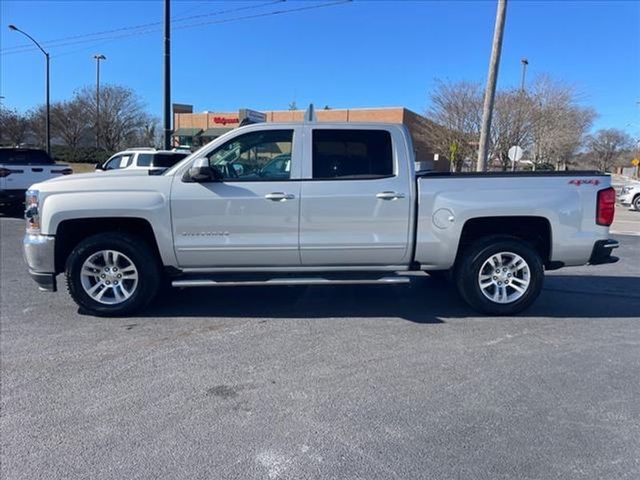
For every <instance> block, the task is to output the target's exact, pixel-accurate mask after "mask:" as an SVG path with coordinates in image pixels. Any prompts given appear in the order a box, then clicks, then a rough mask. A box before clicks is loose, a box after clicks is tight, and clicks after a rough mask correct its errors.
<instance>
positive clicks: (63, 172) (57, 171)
mask: <svg viewBox="0 0 640 480" xmlns="http://www.w3.org/2000/svg"><path fill="white" fill-rule="evenodd" d="M51 173H61V174H62V175H71V174H72V173H73V170H72V169H70V168H63V169H60V170H51Z"/></svg>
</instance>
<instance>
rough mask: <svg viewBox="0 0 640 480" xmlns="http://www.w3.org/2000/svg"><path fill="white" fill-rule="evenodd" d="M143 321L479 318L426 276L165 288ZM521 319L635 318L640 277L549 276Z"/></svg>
mask: <svg viewBox="0 0 640 480" xmlns="http://www.w3.org/2000/svg"><path fill="white" fill-rule="evenodd" d="M140 316H141V317H155V318H162V317H230V318H274V319H278V318H345V317H347V318H348V317H364V318H403V319H405V320H408V321H411V322H415V323H424V324H429V323H443V322H444V321H446V318H466V317H478V316H482V315H481V314H479V313H477V312H475V311H474V310H472V309H471V308H469V307H468V306H467V305H466V304H465V303H464V302H463V301H462V299H461V298H460V297H459V296H458V294H457V293H456V292H455V290H454V288H453V287H451V286H449V285H447V284H445V283H442V282H440V281H437V280H435V279H433V278H430V277H425V278H417V279H414V280H413V281H412V282H411V285H398V286H372V285H349V286H310V287H298V286H296V287H276V286H265V287H216V288H188V289H182V290H181V289H168V291H165V292H163V293H162V294H161V295H160V296H159V298H158V299H157V300H156V301H155V302H153V304H152V305H150V306H149V308H147V309H146V310H145V311H144V312H142V313H141V314H140ZM518 317H552V318H569V317H573V318H576V317H578V318H579V317H584V318H613V317H624V318H628V317H636V318H640V278H635V277H613V276H573V275H553V276H549V277H547V279H546V280H545V287H544V290H543V292H542V294H541V295H540V297H539V298H538V300H537V301H536V303H534V305H533V306H532V307H531V308H529V309H528V310H527V311H525V312H523V313H521V314H519V315H518Z"/></svg>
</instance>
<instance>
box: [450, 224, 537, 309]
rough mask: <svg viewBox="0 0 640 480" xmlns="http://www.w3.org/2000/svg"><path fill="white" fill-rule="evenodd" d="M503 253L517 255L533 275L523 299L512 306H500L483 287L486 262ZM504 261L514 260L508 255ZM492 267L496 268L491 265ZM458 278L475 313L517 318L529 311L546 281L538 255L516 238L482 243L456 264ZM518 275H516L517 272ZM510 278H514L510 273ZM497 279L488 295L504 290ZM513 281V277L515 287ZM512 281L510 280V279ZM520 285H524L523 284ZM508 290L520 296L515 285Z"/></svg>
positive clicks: (502, 238)
mask: <svg viewBox="0 0 640 480" xmlns="http://www.w3.org/2000/svg"><path fill="white" fill-rule="evenodd" d="M501 252H507V253H511V254H515V255H517V256H519V257H521V258H522V259H524V261H525V262H526V265H527V267H528V272H529V284H528V286H527V287H526V288H525V291H524V293H521V296H520V297H519V298H516V299H514V300H513V301H510V302H508V303H498V301H493V300H491V299H489V298H488V297H487V296H485V294H484V293H483V289H482V288H481V287H480V284H479V278H480V271H481V269H482V268H483V266H484V268H485V270H484V271H485V272H486V268H487V265H485V262H487V261H489V259H490V258H491V257H492V256H493V255H496V254H498V253H501ZM504 258H505V262H507V261H509V258H510V257H509V256H505V257H504ZM489 268H492V267H491V266H490V265H489ZM501 270H502V268H501ZM491 275H493V273H491ZM500 275H502V274H500ZM505 275H507V273H505ZM517 275H522V273H520V272H519V273H518V274H517ZM454 276H455V283H456V287H457V289H458V292H459V293H460V296H461V297H462V298H463V299H464V300H465V301H466V302H467V303H468V304H469V305H470V306H471V307H472V308H474V309H475V310H478V311H480V312H482V313H486V314H490V315H513V314H516V313H519V312H522V311H523V310H525V309H527V308H528V307H529V306H531V304H532V303H533V302H534V301H535V300H536V298H538V295H540V291H541V290H542V284H543V282H544V265H543V264H542V259H541V258H540V255H539V254H538V252H537V251H536V250H535V249H534V248H532V247H531V246H530V245H528V244H527V243H525V242H524V241H522V240H520V239H518V238H514V237H504V236H493V237H485V238H482V239H480V240H478V241H477V242H475V243H474V244H472V245H470V246H469V247H467V248H466V249H465V250H464V251H463V252H462V255H461V257H460V258H459V260H458V262H457V264H456V268H455V272H454ZM514 276H516V274H515V273H514ZM509 277H511V274H510V273H509ZM493 279H495V281H494V280H493ZM493 279H489V280H488V282H490V283H493V284H494V285H492V286H490V287H488V290H487V293H491V292H496V291H497V290H498V288H503V287H497V281H498V280H499V279H500V277H497V276H494V277H493ZM513 280H514V279H513V278H510V281H511V283H512V284H513ZM508 282H509V279H507V283H508ZM501 285H502V284H501ZM517 285H518V286H520V283H518V284H517ZM504 288H505V291H507V292H508V291H509V290H511V294H513V295H514V296H517V295H518V292H516V290H514V287H513V286H510V287H507V286H506V285H505V286H504ZM491 289H493V290H491ZM507 289H509V290H507Z"/></svg>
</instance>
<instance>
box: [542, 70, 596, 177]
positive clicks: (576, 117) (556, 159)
mask: <svg viewBox="0 0 640 480" xmlns="http://www.w3.org/2000/svg"><path fill="white" fill-rule="evenodd" d="M530 95H531V102H532V103H531V108H532V117H531V120H532V122H531V129H530V135H531V146H530V158H531V160H532V161H533V164H534V168H537V167H540V166H541V165H543V164H549V165H553V166H555V168H561V167H562V166H564V167H566V166H567V164H568V163H569V162H570V160H571V158H572V157H573V156H574V155H575V154H576V152H577V151H578V149H579V148H580V145H581V143H582V141H583V138H584V135H585V134H586V132H587V131H588V129H589V128H590V127H591V124H592V123H593V120H594V119H595V117H596V113H595V111H594V110H593V109H591V108H586V107H582V106H580V105H579V104H578V95H577V93H576V91H575V89H574V88H573V87H572V86H570V85H566V84H563V83H561V82H558V81H555V80H552V79H551V78H549V77H546V76H542V77H538V79H536V81H535V82H534V85H533V88H532V91H531V93H530Z"/></svg>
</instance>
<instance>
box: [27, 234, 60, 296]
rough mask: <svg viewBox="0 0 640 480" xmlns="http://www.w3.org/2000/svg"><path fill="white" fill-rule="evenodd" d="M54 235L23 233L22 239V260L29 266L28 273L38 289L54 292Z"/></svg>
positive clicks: (55, 287) (55, 288)
mask: <svg viewBox="0 0 640 480" xmlns="http://www.w3.org/2000/svg"><path fill="white" fill-rule="evenodd" d="M55 240H56V239H55V237H50V236H48V235H29V234H27V235H25V236H24V239H23V241H22V248H23V253H24V260H25V262H27V266H28V267H29V275H31V278H33V280H34V281H35V282H36V283H37V284H38V286H39V287H40V290H46V291H49V292H55V291H56V290H57V286H56V274H55V271H56V266H55Z"/></svg>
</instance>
